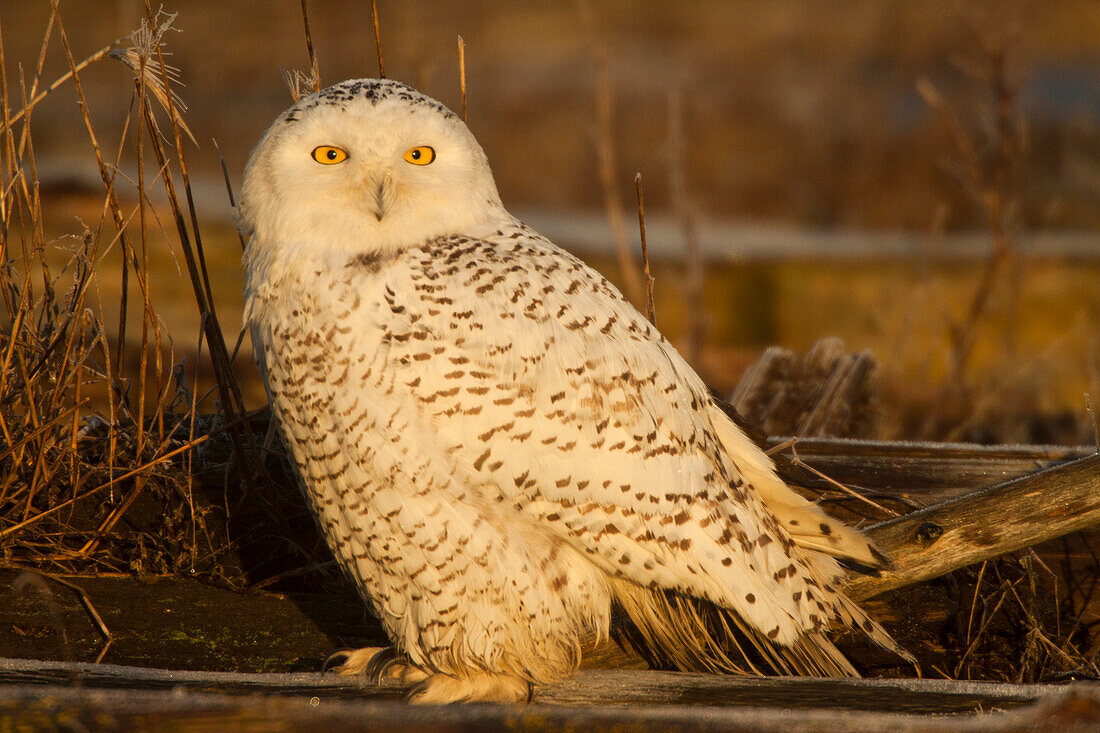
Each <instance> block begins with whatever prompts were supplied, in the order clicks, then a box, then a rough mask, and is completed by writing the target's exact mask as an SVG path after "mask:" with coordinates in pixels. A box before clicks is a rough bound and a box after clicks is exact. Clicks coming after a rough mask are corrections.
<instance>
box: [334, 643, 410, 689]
mask: <svg viewBox="0 0 1100 733" xmlns="http://www.w3.org/2000/svg"><path fill="white" fill-rule="evenodd" d="M341 659H342V660H343V661H342V663H340V664H339V665H336V666H333V665H334V664H335V663H336V662H340V660H341ZM322 669H323V670H325V671H327V670H329V669H332V670H333V671H334V672H336V673H337V674H339V675H343V676H346V677H350V676H353V675H358V674H365V675H366V676H367V679H370V680H372V681H374V682H376V683H382V682H397V683H398V684H402V685H414V684H416V683H418V682H423V681H424V680H426V679H427V678H428V676H429V673H428V672H426V671H424V670H423V669H421V668H420V667H417V666H415V665H412V664H409V663H408V660H407V659H406V658H405V657H404V656H402V655H400V654H398V653H397V650H396V649H395V648H394V647H392V646H387V647H378V646H368V647H363V648H361V649H341V650H340V651H336V652H333V653H332V654H330V655H329V657H328V659H326V660H325V662H324V664H323V665H322Z"/></svg>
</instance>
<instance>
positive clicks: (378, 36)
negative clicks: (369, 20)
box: [370, 0, 386, 79]
mask: <svg viewBox="0 0 1100 733" xmlns="http://www.w3.org/2000/svg"><path fill="white" fill-rule="evenodd" d="M370 12H371V17H373V18H374V47H375V49H377V51H378V78H379V79H385V78H386V63H385V61H384V60H383V58H382V31H381V30H379V27H378V0H370Z"/></svg>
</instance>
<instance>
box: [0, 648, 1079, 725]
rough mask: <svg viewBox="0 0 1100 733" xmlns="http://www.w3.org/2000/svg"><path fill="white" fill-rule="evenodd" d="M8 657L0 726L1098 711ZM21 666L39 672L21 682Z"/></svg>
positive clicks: (829, 692) (671, 678)
mask: <svg viewBox="0 0 1100 733" xmlns="http://www.w3.org/2000/svg"><path fill="white" fill-rule="evenodd" d="M0 671H2V672H3V673H4V676H5V677H6V678H7V679H9V680H13V681H12V682H10V683H9V684H7V685H3V686H0V728H2V729H5V730H6V729H11V730H21V729H24V728H26V729H34V730H50V729H56V730H61V729H64V730H71V729H73V728H79V727H81V726H83V728H85V729H95V730H104V731H116V730H117V731H121V730H168V729H170V730H175V731H210V730H228V729H232V730H241V731H271V730H280V731H305V732H308V733H312V732H313V731H316V730H341V731H348V732H351V731H376V730H377V731H413V730H415V731H454V730H477V731H486V732H488V731H505V730H507V731H517V730H538V731H545V730H562V729H566V728H571V729H582V730H595V731H601V730H619V731H621V730H646V731H671V730H685V729H690V730H699V731H712V730H713V731H719V730H722V731H775V732H776V733H780V732H782V733H788V732H789V731H790V730H792V729H797V730H798V731H800V733H809V732H811V731H838V732H843V731H863V730H891V731H895V733H903V732H906V731H949V732H952V733H955V732H958V731H968V732H969V731H974V732H977V731H1000V730H1036V729H1057V730H1060V731H1062V730H1066V731H1072V730H1089V729H1091V728H1090V726H1095V725H1096V724H1097V723H1098V722H1100V702H1098V695H1100V691H1098V688H1097V686H1096V685H1095V684H1077V685H1074V686H1072V687H1069V688H1058V687H1054V686H1050V685H1005V684H998V683H974V682H952V681H946V680H820V679H805V678H803V679H791V678H772V679H759V678H744V677H724V676H715V675H686V674H680V673H673V672H589V673H581V674H578V675H577V676H576V677H574V678H572V679H571V680H569V681H568V682H566V683H563V684H562V685H554V686H548V687H546V688H544V689H541V690H539V691H538V692H537V693H536V695H535V698H534V700H533V703H532V704H530V705H455V706H444V707H431V706H429V707H410V706H408V705H406V704H405V703H403V702H400V701H398V700H396V699H393V695H394V691H385V690H378V689H377V688H373V689H372V688H370V686H364V685H362V684H357V683H354V682H350V681H348V680H340V679H337V678H335V676H334V675H325V676H322V675H226V674H217V673H215V674H209V673H207V674H204V673H177V672H171V671H167V670H136V669H133V668H118V667H113V668H112V667H109V666H99V667H96V666H95V665H76V666H72V665H68V666H67V665H47V666H46V667H45V668H39V669H35V668H34V663H24V662H20V661H19V660H4V659H0ZM20 671H24V672H26V673H27V674H28V675H30V676H31V677H33V678H34V681H33V682H31V683H30V684H28V683H27V682H15V681H14V680H16V679H17V678H18V675H19V672H20ZM74 675H76V676H78V677H79V678H80V679H81V682H80V683H79V684H71V683H70V684H65V685H62V684H56V683H43V682H42V681H41V680H42V678H43V677H46V678H49V677H56V676H59V677H60V678H61V679H65V680H66V681H68V680H71V679H72V677H73V676H74ZM151 679H152V681H153V684H150V680H151ZM105 688H116V689H105ZM211 690H217V691H219V692H217V693H212V692H211ZM260 691H264V692H266V693H267V694H257V692H260ZM227 692H228V693H229V694H227ZM382 694H388V695H389V697H388V698H387V697H382ZM991 711H996V712H991ZM1051 724H1054V726H1055V728H1051Z"/></svg>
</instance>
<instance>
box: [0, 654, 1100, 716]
mask: <svg viewBox="0 0 1100 733" xmlns="http://www.w3.org/2000/svg"><path fill="white" fill-rule="evenodd" d="M0 683H3V684H13V685H59V684H77V685H78V686H80V687H83V688H85V689H96V688H108V689H120V688H121V689H129V690H157V689H162V690H163V689H186V690H190V691H194V692H218V693H222V694H234V695H239V694H253V693H263V694H300V695H317V696H322V697H327V698H336V697H345V698H356V699H375V700H378V699H381V700H387V699H398V698H399V697H400V694H401V688H399V687H397V686H394V685H375V684H371V683H368V682H367V681H366V679H365V678H364V677H341V676H340V675H337V674H333V673H327V674H322V673H289V674H241V673H234V672H200V671H187V670H169V669H149V668H144V667H128V666H121V665H113V664H87V663H77V664H73V663H66V662H42V661H37V660H26V659H6V658H2V657H0ZM1083 687H1086V688H1089V689H1092V688H1093V687H1095V689H1097V690H1098V691H1100V684H1097V683H1084V685H1083ZM1063 689H1064V687H1061V686H1057V685H1017V684H1006V683H999V682H968V681H955V680H924V679H888V680H887V679H821V678H811V677H745V676H734V675H713V674H694V673H686V672H657V671H644V672H642V671H625V670H589V671H583V672H580V673H578V674H576V675H574V676H573V677H570V678H568V679H566V680H565V681H563V682H559V683H557V684H553V685H544V686H540V687H538V688H537V689H536V691H535V701H536V702H540V703H547V704H554V705H599V704H617V705H626V704H631V705H698V706H720V705H756V706H761V707H779V708H797V709H800V710H810V709H813V708H829V709H834V710H861V711H880V712H907V713H918V714H932V713H936V714H954V713H972V712H975V711H976V710H978V709H979V708H981V707H984V708H985V709H989V708H991V707H999V708H1002V709H1007V708H1011V707H1017V706H1019V705H1023V704H1027V703H1030V702H1034V701H1036V700H1038V699H1039V698H1041V697H1043V696H1044V695H1049V694H1052V693H1056V692H1058V691H1060V690H1063Z"/></svg>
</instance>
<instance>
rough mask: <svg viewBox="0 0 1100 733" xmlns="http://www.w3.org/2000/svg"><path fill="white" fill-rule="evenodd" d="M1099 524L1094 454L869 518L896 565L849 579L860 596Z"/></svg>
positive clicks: (1099, 471)
mask: <svg viewBox="0 0 1100 733" xmlns="http://www.w3.org/2000/svg"><path fill="white" fill-rule="evenodd" d="M1097 523H1100V455H1093V456H1089V457H1087V458H1080V459H1078V460H1076V461H1072V462H1070V463H1067V464H1063V465H1060V466H1056V467H1053V468H1048V469H1045V470H1043V471H1039V472H1037V473H1033V474H1029V475H1027V476H1024V477H1021V478H1017V479H1013V480H1011V481H1006V482H1004V483H1001V484H997V485H995V486H991V487H989V488H987V489H982V490H980V491H976V492H973V493H970V494H966V495H965V496H960V497H957V498H955V499H951V500H949V501H946V502H943V503H941V504H937V505H935V506H932V507H928V508H927V509H922V510H921V511H918V512H913V513H910V514H906V515H904V516H901V517H898V518H896V519H892V520H890V521H887V522H882V523H880V524H876V525H874V526H872V527H870V528H868V529H867V533H868V534H869V535H870V536H871V537H872V538H873V539H874V540H875V541H876V542H877V543H878V544H879V546H881V547H882V549H883V550H885V551H886V552H887V554H889V555H890V556H891V557H892V558H893V560H894V562H895V564H896V567H895V568H894V569H893V570H889V571H884V572H882V574H881V575H880V576H879V577H869V576H860V577H856V578H854V579H853V580H852V581H851V583H850V584H849V585H848V593H849V594H850V595H851V596H852V598H854V599H856V600H859V599H863V598H870V597H871V596H875V595H878V594H879V593H883V592H885V591H888V590H891V589H894V588H900V587H903V586H906V585H912V584H913V583H919V582H921V581H925V580H930V579H932V578H936V577H939V576H940V575H943V574H945V573H949V572H951V571H952V570H956V569H958V568H961V567H963V566H965V565H970V564H972V563H975V562H981V561H982V560H989V559H992V558H994V557H997V556H999V555H1003V554H1005V553H1008V552H1015V551H1016V550H1020V549H1023V548H1025V547H1030V546H1031V545H1034V544H1038V543H1040V542H1045V541H1046V540H1049V539H1053V538H1055V537H1061V536H1062V535H1066V534H1069V533H1070V532H1075V531H1077V530H1081V529H1085V528H1087V527H1091V526H1093V525H1095V524H1097Z"/></svg>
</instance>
